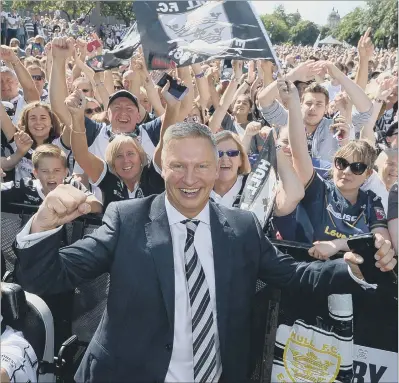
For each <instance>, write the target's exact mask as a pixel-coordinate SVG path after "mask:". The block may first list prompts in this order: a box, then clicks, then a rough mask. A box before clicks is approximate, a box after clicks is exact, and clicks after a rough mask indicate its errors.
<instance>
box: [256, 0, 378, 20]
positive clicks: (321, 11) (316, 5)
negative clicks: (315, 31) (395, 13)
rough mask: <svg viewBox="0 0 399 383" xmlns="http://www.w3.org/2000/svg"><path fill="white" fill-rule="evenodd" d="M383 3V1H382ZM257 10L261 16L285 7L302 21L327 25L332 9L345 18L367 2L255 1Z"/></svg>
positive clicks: (342, 0)
mask: <svg viewBox="0 0 399 383" xmlns="http://www.w3.org/2000/svg"><path fill="white" fill-rule="evenodd" d="M382 1H383V0H382ZM253 4H254V6H255V9H256V10H257V12H258V14H259V15H263V14H265V13H273V10H274V8H275V7H276V6H278V5H280V4H282V5H284V8H285V11H286V12H287V13H294V12H296V10H298V11H299V13H300V14H301V16H302V19H304V20H309V21H313V22H314V23H316V24H318V25H325V24H327V18H328V15H329V14H330V13H331V11H332V9H333V8H334V9H335V10H337V9H338V13H339V15H340V16H341V18H342V17H343V16H345V15H346V14H348V13H349V12H351V11H353V10H354V9H355V8H356V7H362V6H365V5H366V2H365V1H344V0H341V1H324V0H323V1H316V0H314V1H301V0H298V1H268V0H264V1H253Z"/></svg>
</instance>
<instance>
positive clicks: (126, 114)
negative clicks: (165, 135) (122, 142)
mask: <svg viewBox="0 0 399 383" xmlns="http://www.w3.org/2000/svg"><path fill="white" fill-rule="evenodd" d="M139 118H140V114H139V110H138V109H137V106H136V105H135V104H134V103H133V101H132V100H130V99H128V98H126V97H118V98H117V99H116V100H115V101H113V102H112V103H111V105H110V106H109V107H108V120H109V121H111V126H112V131H113V132H114V133H130V132H133V131H134V129H135V128H136V124H137V123H138V121H139Z"/></svg>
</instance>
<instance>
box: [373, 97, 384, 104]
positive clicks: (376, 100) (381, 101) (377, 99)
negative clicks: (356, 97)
mask: <svg viewBox="0 0 399 383" xmlns="http://www.w3.org/2000/svg"><path fill="white" fill-rule="evenodd" d="M374 101H375V102H378V103H379V104H383V103H384V102H385V101H384V100H380V99H379V98H375V99H374Z"/></svg>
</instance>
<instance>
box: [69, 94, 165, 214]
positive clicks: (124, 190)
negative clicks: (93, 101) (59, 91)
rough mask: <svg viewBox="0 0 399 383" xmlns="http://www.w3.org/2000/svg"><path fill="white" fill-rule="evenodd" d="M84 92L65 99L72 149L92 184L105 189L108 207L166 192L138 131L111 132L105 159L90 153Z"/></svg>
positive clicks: (104, 201)
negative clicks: (70, 123)
mask: <svg viewBox="0 0 399 383" xmlns="http://www.w3.org/2000/svg"><path fill="white" fill-rule="evenodd" d="M80 95H81V93H80V92H74V93H73V94H71V95H70V96H68V98H67V99H66V100H65V104H66V105H67V107H68V110H69V112H70V113H71V116H72V126H71V146H72V151H73V154H74V158H75V160H76V162H77V163H78V164H79V165H80V167H81V168H82V169H83V170H84V172H85V174H87V176H88V177H89V181H90V183H91V184H92V185H94V186H97V187H98V188H99V189H100V190H101V192H102V195H103V206H104V210H105V209H106V208H107V206H108V205H109V204H110V203H111V202H114V201H121V200H125V199H132V198H143V197H147V196H149V195H151V194H160V193H162V192H163V191H164V190H165V183H164V181H163V179H162V177H161V175H160V174H158V172H157V171H156V170H155V168H154V164H153V162H152V161H148V158H147V154H146V153H145V151H144V149H143V147H142V146H141V144H140V143H139V141H138V140H137V136H136V135H135V134H134V133H129V134H116V135H111V136H110V139H109V144H108V146H107V148H106V151H105V161H104V160H103V159H102V158H100V157H98V156H96V155H95V154H93V153H90V151H89V147H88V145H87V138H86V131H85V124H84V111H85V109H86V98H85V97H82V98H80Z"/></svg>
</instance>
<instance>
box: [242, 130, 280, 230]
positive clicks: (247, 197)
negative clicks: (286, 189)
mask: <svg viewBox="0 0 399 383" xmlns="http://www.w3.org/2000/svg"><path fill="white" fill-rule="evenodd" d="M277 186H278V180H277V154H276V147H275V143H274V138H273V134H269V136H268V137H267V139H266V141H265V143H264V145H263V148H262V151H261V152H260V154H259V157H258V160H257V162H256V163H255V165H254V166H253V171H252V172H251V174H250V175H249V177H248V179H247V182H246V183H245V188H244V191H243V193H242V197H241V201H240V206H239V208H240V209H243V210H248V211H252V212H253V213H255V215H256V217H257V218H258V219H259V222H260V224H261V225H262V227H263V228H265V227H266V226H267V224H268V223H269V219H270V217H271V215H272V213H273V208H274V202H275V199H276V195H277Z"/></svg>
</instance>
